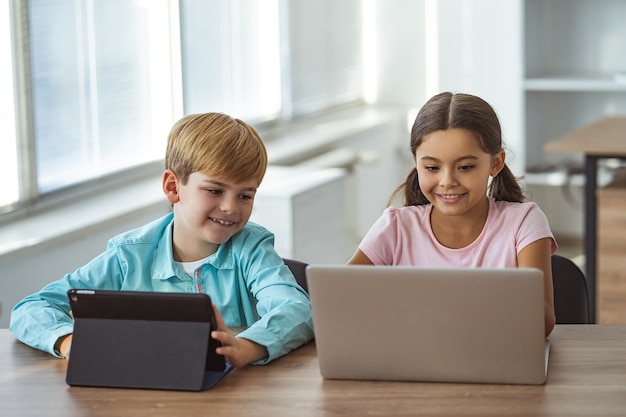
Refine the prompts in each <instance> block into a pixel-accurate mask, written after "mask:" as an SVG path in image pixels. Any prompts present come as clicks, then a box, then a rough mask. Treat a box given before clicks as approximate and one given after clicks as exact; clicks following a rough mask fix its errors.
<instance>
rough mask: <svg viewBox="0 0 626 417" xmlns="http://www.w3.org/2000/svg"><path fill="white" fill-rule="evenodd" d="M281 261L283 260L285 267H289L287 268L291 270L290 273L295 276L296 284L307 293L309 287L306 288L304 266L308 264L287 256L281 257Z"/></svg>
mask: <svg viewBox="0 0 626 417" xmlns="http://www.w3.org/2000/svg"><path fill="white" fill-rule="evenodd" d="M283 262H285V265H287V267H289V269H290V270H291V273H292V274H293V276H294V277H295V278H296V281H297V282H298V285H300V286H301V287H302V288H303V289H304V291H306V292H307V293H308V292H309V288H308V285H307V284H306V274H305V271H306V267H307V265H308V264H307V263H305V262H300V261H296V260H294V259H288V258H283Z"/></svg>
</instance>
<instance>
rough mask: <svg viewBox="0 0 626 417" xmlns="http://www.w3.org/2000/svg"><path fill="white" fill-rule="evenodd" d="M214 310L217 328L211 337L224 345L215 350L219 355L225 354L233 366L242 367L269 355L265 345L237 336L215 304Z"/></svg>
mask: <svg viewBox="0 0 626 417" xmlns="http://www.w3.org/2000/svg"><path fill="white" fill-rule="evenodd" d="M213 312H214V314H215V320H216V322H217V330H213V331H212V332H211V337H212V338H213V339H215V340H218V341H220V342H221V343H222V346H221V347H218V348H217V349H215V351H216V352H217V354H218V355H224V356H225V357H226V361H228V363H230V364H231V365H232V366H233V367H235V368H242V367H244V366H246V365H248V364H249V363H251V362H255V361H258V360H260V359H263V358H265V357H266V356H267V355H268V353H267V349H266V348H265V346H262V345H259V344H258V343H255V342H253V341H251V340H248V339H244V338H241V337H235V335H233V334H232V333H231V331H230V330H228V327H226V323H224V319H223V318H222V315H221V314H220V312H219V311H218V309H217V307H216V306H215V304H214V305H213Z"/></svg>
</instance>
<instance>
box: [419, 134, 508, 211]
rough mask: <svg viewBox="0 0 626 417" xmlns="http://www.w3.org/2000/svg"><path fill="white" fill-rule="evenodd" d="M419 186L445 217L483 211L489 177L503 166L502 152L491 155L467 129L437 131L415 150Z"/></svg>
mask: <svg viewBox="0 0 626 417" xmlns="http://www.w3.org/2000/svg"><path fill="white" fill-rule="evenodd" d="M414 157H415V165H416V169H417V173H418V178H419V185H420V188H421V190H422V192H423V193H424V196H425V197H426V198H427V199H428V201H430V202H431V203H432V205H433V206H434V210H435V211H440V212H441V214H444V215H448V216H461V215H467V214H470V215H471V214H476V215H480V214H484V213H486V211H487V209H488V203H487V197H486V195H487V185H488V181H489V176H490V175H491V176H495V175H497V174H498V173H499V172H500V170H501V169H502V167H503V166H504V159H505V153H504V151H500V152H499V153H498V154H497V155H495V156H493V155H490V154H489V153H486V152H485V151H483V150H482V148H481V147H480V143H479V140H478V138H477V137H476V135H475V134H474V133H473V132H471V131H469V130H466V129H456V128H453V129H447V130H436V131H434V132H431V133H428V134H426V135H425V136H424V137H423V140H422V143H421V144H420V145H419V147H418V148H417V150H416V151H415V155H414Z"/></svg>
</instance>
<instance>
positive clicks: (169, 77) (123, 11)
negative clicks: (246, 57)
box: [29, 0, 180, 193]
mask: <svg viewBox="0 0 626 417" xmlns="http://www.w3.org/2000/svg"><path fill="white" fill-rule="evenodd" d="M29 11H30V12H29V28H30V31H29V32H30V43H29V46H30V62H31V71H32V72H31V79H32V91H33V95H32V111H33V116H34V123H33V133H34V141H35V149H36V150H37V152H36V155H37V158H36V164H37V185H38V190H39V192H40V193H45V192H48V191H53V190H57V189H59V188H61V187H64V186H67V185H71V184H73V183H76V182H77V181H84V180H86V179H91V178H95V177H100V176H102V175H105V174H108V173H111V172H115V171H119V170H121V169H124V168H128V167H130V166H133V165H138V164H142V163H145V162H148V161H153V160H157V159H159V158H161V157H162V155H163V152H164V149H165V146H164V145H165V138H166V135H167V132H168V130H169V128H170V127H171V124H172V123H173V121H174V118H175V117H176V116H177V115H179V111H180V110H179V109H180V106H177V103H176V99H175V95H174V91H175V90H176V89H177V88H179V83H180V80H179V79H176V78H175V77H174V75H175V74H176V72H175V71H173V70H172V65H171V63H172V62H176V61H175V60H173V59H172V58H173V56H172V49H173V48H174V47H175V45H174V44H173V39H176V38H175V37H173V36H171V27H170V26H171V25H170V15H169V3H168V1H167V0H156V1H155V0H150V1H148V0H146V1H127V0H107V1H94V0H92V1H74V0H32V1H30V3H29Z"/></svg>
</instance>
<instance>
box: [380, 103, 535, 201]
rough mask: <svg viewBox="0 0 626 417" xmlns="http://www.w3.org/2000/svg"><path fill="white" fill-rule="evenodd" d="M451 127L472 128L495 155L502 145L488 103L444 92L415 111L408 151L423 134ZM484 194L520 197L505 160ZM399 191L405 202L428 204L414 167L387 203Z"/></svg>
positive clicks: (495, 119)
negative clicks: (417, 111)
mask: <svg viewBox="0 0 626 417" xmlns="http://www.w3.org/2000/svg"><path fill="white" fill-rule="evenodd" d="M451 128H457V129H466V130H469V131H471V132H474V133H475V134H476V137H477V138H478V140H479V142H480V147H481V148H482V150H483V151H485V152H486V153H489V154H491V155H496V154H497V153H498V152H500V151H501V150H502V149H503V148H502V131H501V128H500V121H499V120H498V116H497V115H496V112H495V111H494V109H493V108H492V107H491V106H490V105H489V103H487V102H486V101H485V100H483V99H481V98H480V97H477V96H473V95H471V94H452V93H449V92H445V93H440V94H437V95H435V96H433V97H432V98H431V99H430V100H428V101H427V102H426V104H424V106H423V107H422V108H421V109H420V111H419V113H418V114H417V117H416V118H415V123H413V128H412V129H411V146H410V149H411V155H413V156H414V155H415V151H416V150H417V148H418V147H419V146H420V145H421V143H422V140H423V138H424V136H425V135H426V134H428V133H431V132H434V131H436V130H446V129H451ZM487 194H488V195H489V196H490V197H493V198H494V199H495V200H504V201H513V202H520V203H521V202H522V201H524V193H523V191H522V188H521V187H520V185H519V183H518V182H517V178H516V177H515V176H514V175H513V173H512V172H511V170H510V169H509V168H508V166H507V165H506V164H504V167H503V168H502V170H501V171H500V173H499V174H498V175H496V176H495V177H494V178H493V179H492V181H491V184H490V185H489V189H488V191H487ZM400 195H402V196H403V197H404V205H405V206H418V205H423V204H430V202H429V201H428V200H427V199H426V197H425V196H424V194H423V193H422V190H421V189H420V186H419V180H418V175H417V170H416V169H411V171H410V172H409V174H408V175H407V177H406V180H405V181H404V182H403V183H402V184H401V185H400V186H399V187H398V188H397V189H396V190H395V191H394V192H393V194H392V196H391V199H390V200H389V202H390V204H391V203H392V202H393V201H394V200H395V198H396V197H399V196H400Z"/></svg>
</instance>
